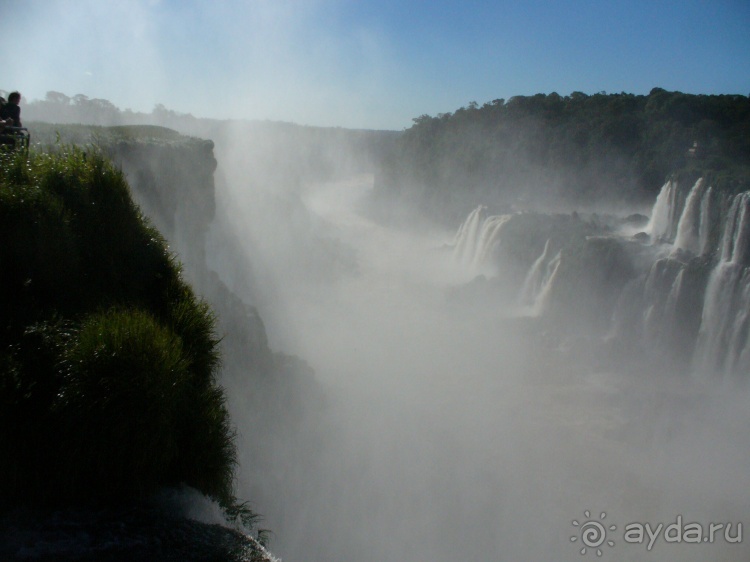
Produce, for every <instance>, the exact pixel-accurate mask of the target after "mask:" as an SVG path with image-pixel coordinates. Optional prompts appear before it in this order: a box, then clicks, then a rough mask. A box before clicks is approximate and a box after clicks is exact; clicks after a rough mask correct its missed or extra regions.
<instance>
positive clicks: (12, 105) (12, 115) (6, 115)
mask: <svg viewBox="0 0 750 562" xmlns="http://www.w3.org/2000/svg"><path fill="white" fill-rule="evenodd" d="M19 103H21V94H20V93H18V92H11V93H10V95H9V96H8V103H6V104H5V105H3V107H2V109H0V119H2V120H5V121H6V125H11V124H9V123H8V122H7V120H8V119H12V120H13V123H12V126H13V127H23V125H22V124H21V107H20V106H19V105H18V104H19Z"/></svg>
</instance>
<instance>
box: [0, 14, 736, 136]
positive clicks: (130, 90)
mask: <svg viewBox="0 0 750 562" xmlns="http://www.w3.org/2000/svg"><path fill="white" fill-rule="evenodd" d="M0 36H2V37H3V43H4V45H6V48H7V46H9V45H13V46H14V48H13V50H12V51H10V52H8V51H6V54H5V56H4V57H3V58H2V62H1V63H0V77H1V81H0V89H4V90H6V91H9V90H15V89H17V90H20V91H21V93H22V94H23V95H24V97H25V98H27V99H41V98H43V97H44V95H45V93H46V92H47V91H49V90H55V91H59V92H63V93H65V94H67V95H69V96H73V95H75V94H84V95H87V96H88V97H90V98H104V99H107V100H109V101H111V102H112V103H114V104H115V105H117V106H118V107H120V108H121V109H126V108H130V109H133V110H136V111H146V112H150V111H151V110H152V109H153V107H154V105H156V104H158V103H161V104H164V105H166V106H167V107H168V108H170V109H174V110H176V111H180V112H189V113H192V114H193V115H195V116H197V117H217V118H248V119H271V120H282V121H293V122H296V123H302V124H308V125H327V126H342V127H358V128H359V127H362V128H380V129H383V128H387V129H397V130H400V129H403V128H405V127H409V126H410V125H411V120H412V118H414V117H417V116H419V115H422V114H425V113H426V114H430V115H435V114H437V113H442V112H451V111H454V110H456V109H458V108H459V107H462V106H465V105H466V104H468V103H469V102H471V101H476V102H478V103H479V104H480V105H481V104H482V103H485V102H488V101H491V100H493V99H496V98H506V99H507V98H510V97H512V96H514V95H532V94H536V93H540V92H541V93H550V92H553V91H555V92H558V93H559V94H561V95H567V94H570V93H571V92H573V91H582V92H585V93H588V94H591V93H596V92H599V91H606V92H622V91H625V92H631V93H636V94H646V93H648V92H649V90H651V88H653V87H655V86H659V87H662V88H665V89H668V90H680V91H683V92H689V93H706V94H714V93H733V94H743V95H749V94H750V1H748V0H705V1H704V0H683V1H681V2H673V1H659V0H650V1H641V0H631V1H627V0H620V1H618V2H615V1H610V0H598V1H597V0H577V1H565V0H560V1H557V2H553V1H539V0H528V1H525V2H510V1H504V0H498V1H494V2H493V1H485V2H478V1H472V0H458V1H448V0H434V1H425V0H400V1H398V0H380V1H371V0H360V1H354V0H295V1H284V0H244V1H239V0H232V1H222V0H214V1H212V2H209V1H198V0H184V1H179V0H118V1H117V2H109V1H106V0H23V1H19V0H0Z"/></svg>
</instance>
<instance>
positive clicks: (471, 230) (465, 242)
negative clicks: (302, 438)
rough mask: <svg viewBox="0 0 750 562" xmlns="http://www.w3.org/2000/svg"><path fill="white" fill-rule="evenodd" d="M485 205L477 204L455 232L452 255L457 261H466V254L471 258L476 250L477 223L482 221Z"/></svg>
mask: <svg viewBox="0 0 750 562" xmlns="http://www.w3.org/2000/svg"><path fill="white" fill-rule="evenodd" d="M486 210H487V207H485V206H484V205H479V206H478V207H477V208H476V209H474V210H473V211H472V212H471V213H469V216H468V217H466V220H465V221H464V222H463V224H462V225H461V226H460V227H459V229H458V232H457V233H456V239H455V243H454V249H453V255H454V257H455V258H456V260H457V261H459V262H461V263H466V261H467V256H471V258H473V256H474V252H475V250H476V239H477V236H478V231H479V225H480V224H481V223H482V220H483V216H484V213H485V211H486Z"/></svg>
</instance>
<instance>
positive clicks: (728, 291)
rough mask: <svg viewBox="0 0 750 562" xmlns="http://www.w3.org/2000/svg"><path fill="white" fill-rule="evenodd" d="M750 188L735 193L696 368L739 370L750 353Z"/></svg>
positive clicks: (712, 282) (711, 279)
mask: <svg viewBox="0 0 750 562" xmlns="http://www.w3.org/2000/svg"><path fill="white" fill-rule="evenodd" d="M748 238H750V192H745V193H740V194H739V195H737V196H735V198H734V200H733V201H732V205H731V207H730V210H729V215H728V216H727V221H726V224H725V228H724V233H723V235H722V241H721V258H720V260H719V263H718V264H717V265H716V267H715V268H714V270H713V271H712V272H711V276H710V277H709V281H708V285H707V287H706V295H705V299H704V303H703V315H702V317H701V327H700V330H699V333H698V345H697V347H696V353H695V356H694V358H693V363H694V366H695V367H696V369H699V370H702V371H708V372H716V371H718V372H724V373H738V372H739V370H738V369H739V368H741V366H743V365H744V366H747V364H748V358H749V356H750V345H749V344H748V337H749V336H748V332H749V331H750V325H749V324H750V322H749V320H750V318H749V316H750V312H749V310H750V268H748V267H747V266H748V265H750V264H749V263H748V259H749V258H750V255H749V253H750V241H749V240H748Z"/></svg>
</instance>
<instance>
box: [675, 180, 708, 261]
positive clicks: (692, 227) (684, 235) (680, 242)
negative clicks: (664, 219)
mask: <svg viewBox="0 0 750 562" xmlns="http://www.w3.org/2000/svg"><path fill="white" fill-rule="evenodd" d="M703 186H704V181H703V178H700V179H699V180H698V181H696V182H695V185H694V186H693V188H692V189H691V190H690V194H689V195H688V197H687V201H686V202H685V208H684V209H683V211H682V215H680V220H679V222H678V224H677V235H676V236H675V240H674V247H675V249H681V250H686V251H688V252H691V253H693V254H700V253H701V250H702V247H701V246H702V244H701V241H702V240H703V236H702V234H703V232H701V231H707V230H708V227H709V225H708V223H705V224H704V223H703V222H702V220H701V219H703V218H704V214H705V213H707V212H708V203H707V202H705V205H704V199H706V197H705V194H706V192H705V191H704V187H703ZM704 207H705V209H704ZM704 212H705V213H704Z"/></svg>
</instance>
